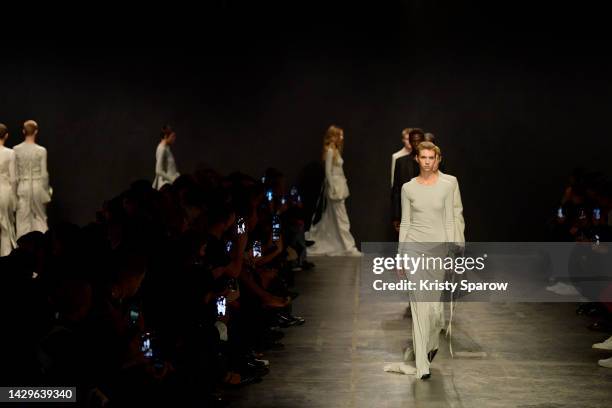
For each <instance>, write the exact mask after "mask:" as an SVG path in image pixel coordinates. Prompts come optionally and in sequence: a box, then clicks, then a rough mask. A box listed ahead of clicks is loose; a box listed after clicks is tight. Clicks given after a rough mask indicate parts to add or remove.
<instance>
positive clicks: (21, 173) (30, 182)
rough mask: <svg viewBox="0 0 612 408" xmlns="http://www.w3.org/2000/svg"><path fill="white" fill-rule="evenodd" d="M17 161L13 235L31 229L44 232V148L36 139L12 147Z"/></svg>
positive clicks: (46, 193)
mask: <svg viewBox="0 0 612 408" xmlns="http://www.w3.org/2000/svg"><path fill="white" fill-rule="evenodd" d="M14 150H15V157H16V159H17V160H16V161H17V219H16V224H17V238H19V237H21V236H23V235H25V234H27V233H29V232H32V231H40V232H46V231H47V229H48V226H47V209H46V205H47V203H49V202H50V201H51V194H50V192H49V173H48V172H47V149H45V148H44V147H42V146H40V145H37V144H36V143H26V142H23V143H20V144H18V145H17V146H15V148H14Z"/></svg>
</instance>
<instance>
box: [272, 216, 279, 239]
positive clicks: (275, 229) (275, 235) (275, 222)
mask: <svg viewBox="0 0 612 408" xmlns="http://www.w3.org/2000/svg"><path fill="white" fill-rule="evenodd" d="M280 234H281V226H280V217H279V216H278V215H273V216H272V241H278V240H279V239H280Z"/></svg>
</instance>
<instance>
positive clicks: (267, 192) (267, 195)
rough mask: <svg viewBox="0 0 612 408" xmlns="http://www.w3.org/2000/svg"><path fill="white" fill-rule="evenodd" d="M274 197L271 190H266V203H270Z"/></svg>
mask: <svg viewBox="0 0 612 408" xmlns="http://www.w3.org/2000/svg"><path fill="white" fill-rule="evenodd" d="M273 197H274V195H273V193H272V190H268V191H266V198H267V199H268V201H272V198H273Z"/></svg>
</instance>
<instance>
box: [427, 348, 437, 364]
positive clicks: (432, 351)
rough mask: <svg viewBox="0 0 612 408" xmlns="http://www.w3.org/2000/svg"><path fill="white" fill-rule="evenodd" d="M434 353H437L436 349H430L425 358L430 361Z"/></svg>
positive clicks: (434, 355)
mask: <svg viewBox="0 0 612 408" xmlns="http://www.w3.org/2000/svg"><path fill="white" fill-rule="evenodd" d="M436 354H438V349H435V350H431V351H430V352H429V353H427V359H428V360H429V362H430V363H431V362H432V361H433V359H434V358H435V357H436Z"/></svg>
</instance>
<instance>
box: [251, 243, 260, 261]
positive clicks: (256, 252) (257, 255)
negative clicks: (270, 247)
mask: <svg viewBox="0 0 612 408" xmlns="http://www.w3.org/2000/svg"><path fill="white" fill-rule="evenodd" d="M253 257H254V258H261V242H260V241H253Z"/></svg>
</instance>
